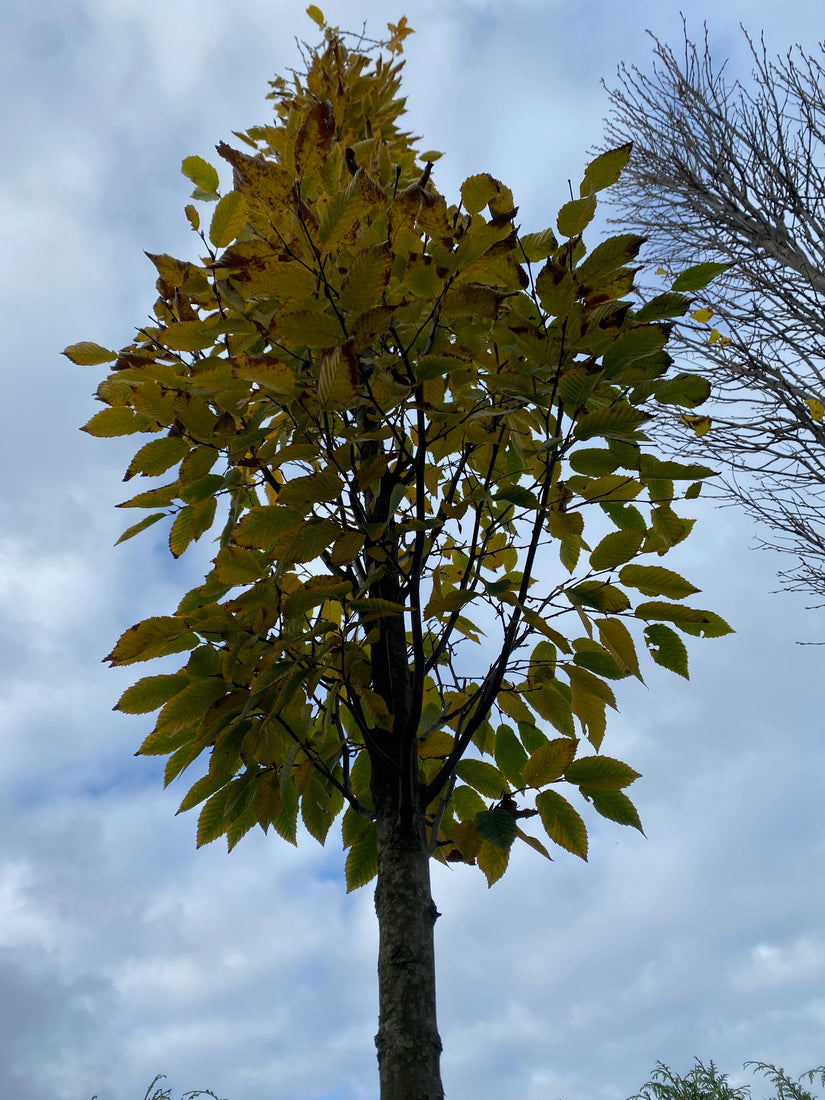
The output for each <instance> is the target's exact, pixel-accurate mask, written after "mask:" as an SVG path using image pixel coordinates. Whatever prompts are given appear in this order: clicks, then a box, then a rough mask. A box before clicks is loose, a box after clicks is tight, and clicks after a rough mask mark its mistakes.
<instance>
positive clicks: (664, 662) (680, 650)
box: [645, 623, 690, 680]
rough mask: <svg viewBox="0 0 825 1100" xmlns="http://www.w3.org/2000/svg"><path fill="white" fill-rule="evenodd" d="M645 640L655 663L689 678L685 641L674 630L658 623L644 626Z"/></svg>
mask: <svg viewBox="0 0 825 1100" xmlns="http://www.w3.org/2000/svg"><path fill="white" fill-rule="evenodd" d="M645 641H646V642H647V648H648V650H649V651H650V656H651V657H652V658H653V660H654V661H655V662H656V664H657V665H661V666H662V668H666V669H669V670H670V671H671V672H675V673H676V674H677V675H678V676H683V677H684V678H685V679H686V680H689V679H690V675H689V674H688V654H687V649H686V648H685V643H684V642H683V641H682V639H681V638H680V637H679V635H678V634H677V633H676V631H675V630H672V629H671V628H670V627H669V626H664V625H663V624H660V623H654V624H652V625H651V626H647V627H645Z"/></svg>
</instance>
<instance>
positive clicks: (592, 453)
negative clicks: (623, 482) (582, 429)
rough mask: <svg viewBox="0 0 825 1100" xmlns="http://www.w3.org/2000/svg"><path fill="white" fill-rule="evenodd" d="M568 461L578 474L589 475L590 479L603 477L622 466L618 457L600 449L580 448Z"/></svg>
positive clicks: (569, 456)
mask: <svg viewBox="0 0 825 1100" xmlns="http://www.w3.org/2000/svg"><path fill="white" fill-rule="evenodd" d="M567 461H568V462H569V463H570V468H571V469H572V470H575V471H576V473H577V474H587V476H588V477H603V476H604V475H605V474H612V473H613V471H614V470H615V469H616V468H617V467H618V466H621V461H620V459H619V456H618V455H616V454H614V453H613V452H612V451H607V450H604V449H602V448H598V447H580V448H579V449H578V450H577V451H573V452H572V453H571V454H569V455H568V457H567Z"/></svg>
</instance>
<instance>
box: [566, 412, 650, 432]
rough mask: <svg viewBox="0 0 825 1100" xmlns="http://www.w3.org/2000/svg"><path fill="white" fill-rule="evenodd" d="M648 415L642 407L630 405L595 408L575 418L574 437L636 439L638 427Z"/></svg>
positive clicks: (647, 418) (648, 417)
mask: <svg viewBox="0 0 825 1100" xmlns="http://www.w3.org/2000/svg"><path fill="white" fill-rule="evenodd" d="M649 419H650V416H649V414H648V413H646V412H644V411H643V410H642V409H637V408H634V407H633V406H632V405H622V404H617V405H611V406H610V407H608V408H606V409H596V410H595V411H594V412H590V413H585V414H584V415H583V416H580V417H579V418H578V419H577V420H576V426H575V428H574V429H573V434H574V435H575V437H576V439H582V440H584V439H593V438H594V437H598V436H601V437H602V438H603V439H618V440H636V439H637V437H638V429H639V428H640V427H641V425H642V424H644V422H645V421H646V420H649Z"/></svg>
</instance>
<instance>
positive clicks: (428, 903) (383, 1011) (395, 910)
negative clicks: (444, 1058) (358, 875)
mask: <svg viewBox="0 0 825 1100" xmlns="http://www.w3.org/2000/svg"><path fill="white" fill-rule="evenodd" d="M376 810H377V814H378V816H377V822H376V824H377V829H378V885H377V887H376V891H375V910H376V914H377V916H378V929H379V947H378V1003H379V1018H378V1034H377V1035H376V1037H375V1045H376V1047H377V1049H378V1069H379V1075H380V1081H381V1100H443V1096H444V1091H443V1089H442V1086H441V1075H440V1070H439V1060H440V1055H441V1039H440V1038H439V1035H438V1027H437V1023H436V1005H435V951H434V943H433V930H434V925H435V921H436V918H437V916H438V912H437V911H436V908H435V905H434V904H433V899H432V894H431V892H430V857H429V853H428V852H427V844H426V837H425V831H424V819H423V814H422V813H420V812H415V813H413V814H412V815H411V820H410V819H408V820H407V821H404V822H402V819H401V817H400V815H399V812H398V810H399V807H398V800H397V799H395V798H392V797H389V796H387V797H385V798H384V799H382V804H381V805H380V807H376ZM405 816H406V815H405Z"/></svg>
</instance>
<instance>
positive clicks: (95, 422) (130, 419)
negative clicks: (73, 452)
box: [80, 405, 145, 439]
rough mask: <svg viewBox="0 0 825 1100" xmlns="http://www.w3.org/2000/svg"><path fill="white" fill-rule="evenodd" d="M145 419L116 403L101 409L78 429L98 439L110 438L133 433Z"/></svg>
mask: <svg viewBox="0 0 825 1100" xmlns="http://www.w3.org/2000/svg"><path fill="white" fill-rule="evenodd" d="M144 424H145V420H143V419H142V418H141V417H138V416H135V414H134V413H133V412H132V410H131V409H130V408H127V407H126V406H125V405H117V406H116V407H114V408H108V409H101V410H100V412H99V413H95V415H94V416H93V417H92V418H91V420H89V421H87V423H86V424H84V425H83V427H82V428H81V429H80V430H81V431H82V432H87V433H88V434H89V435H93V436H95V437H96V438H98V439H111V438H113V437H114V436H117V435H133V434H134V433H135V432H139V431H140V430H141V428H142V427H143V426H144Z"/></svg>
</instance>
